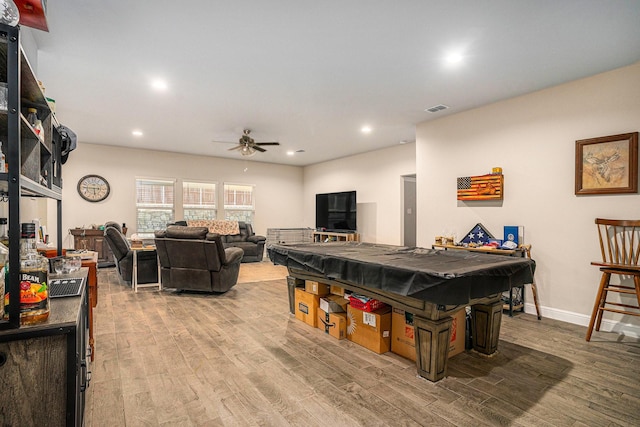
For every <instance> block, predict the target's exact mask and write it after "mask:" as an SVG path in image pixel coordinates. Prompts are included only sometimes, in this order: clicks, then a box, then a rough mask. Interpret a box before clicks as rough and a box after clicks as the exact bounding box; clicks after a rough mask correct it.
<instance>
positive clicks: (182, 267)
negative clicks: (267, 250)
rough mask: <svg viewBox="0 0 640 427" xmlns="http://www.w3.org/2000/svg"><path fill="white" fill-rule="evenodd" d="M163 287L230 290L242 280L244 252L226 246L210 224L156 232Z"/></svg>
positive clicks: (174, 226) (214, 290) (173, 226)
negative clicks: (241, 267) (209, 229)
mask: <svg viewBox="0 0 640 427" xmlns="http://www.w3.org/2000/svg"><path fill="white" fill-rule="evenodd" d="M155 244H156V249H157V251H158V258H159V260H160V268H161V272H160V274H161V276H162V287H163V288H173V289H178V290H189V291H203V292H226V291H228V290H229V289H231V287H233V286H234V285H235V284H236V282H237V281H238V273H239V271H240V262H241V260H242V256H243V251H242V250H241V249H240V248H231V247H230V248H226V249H225V248H224V246H223V244H222V239H221V236H220V235H218V234H214V233H209V232H208V229H207V228H206V227H185V226H180V225H170V226H168V227H167V229H166V230H159V231H156V232H155Z"/></svg>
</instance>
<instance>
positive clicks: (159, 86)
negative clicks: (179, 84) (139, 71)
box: [151, 79, 169, 91]
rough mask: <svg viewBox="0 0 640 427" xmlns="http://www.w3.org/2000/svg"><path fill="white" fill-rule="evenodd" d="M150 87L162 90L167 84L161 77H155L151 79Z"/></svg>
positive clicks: (165, 88)
mask: <svg viewBox="0 0 640 427" xmlns="http://www.w3.org/2000/svg"><path fill="white" fill-rule="evenodd" d="M151 87H152V88H153V89H155V90H158V91H162V90H167V88H168V87H169V85H168V84H167V82H166V81H164V80H162V79H155V80H152V81H151Z"/></svg>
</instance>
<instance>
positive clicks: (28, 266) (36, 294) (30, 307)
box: [9, 222, 49, 325]
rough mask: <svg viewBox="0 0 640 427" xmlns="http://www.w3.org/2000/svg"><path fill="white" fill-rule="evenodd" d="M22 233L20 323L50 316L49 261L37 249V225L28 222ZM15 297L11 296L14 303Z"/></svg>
mask: <svg viewBox="0 0 640 427" xmlns="http://www.w3.org/2000/svg"><path fill="white" fill-rule="evenodd" d="M21 226H22V229H21V231H22V233H21V235H20V323H21V324H23V325H27V324H33V323H39V322H43V321H45V320H47V318H48V317H49V288H48V286H49V261H48V260H47V258H45V257H43V256H42V255H40V254H39V253H38V250H37V249H36V225H35V224H34V223H32V222H26V223H23V224H22V225H21ZM13 301H14V298H12V297H11V296H10V297H9V303H10V304H13Z"/></svg>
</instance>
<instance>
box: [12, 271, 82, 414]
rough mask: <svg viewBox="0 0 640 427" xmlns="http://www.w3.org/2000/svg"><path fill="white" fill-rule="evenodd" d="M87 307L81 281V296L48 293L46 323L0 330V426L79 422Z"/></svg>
mask: <svg viewBox="0 0 640 427" xmlns="http://www.w3.org/2000/svg"><path fill="white" fill-rule="evenodd" d="M80 271H81V272H83V274H85V275H86V273H87V269H86V268H83V269H81V270H80ZM77 274H78V272H76V273H73V275H75V276H77ZM87 307H88V297H87V287H86V285H83V291H82V293H81V296H77V297H64V298H53V299H52V300H51V314H50V315H49V318H48V319H47V321H46V322H44V323H41V324H38V325H30V326H22V327H20V328H19V329H9V330H4V331H0V390H2V399H0V420H2V425H11V426H81V425H83V418H84V406H85V391H86V389H87V387H88V386H89V380H90V371H89V368H90V366H89V364H90V361H89V358H88V356H87V345H88V327H87V313H88V312H87Z"/></svg>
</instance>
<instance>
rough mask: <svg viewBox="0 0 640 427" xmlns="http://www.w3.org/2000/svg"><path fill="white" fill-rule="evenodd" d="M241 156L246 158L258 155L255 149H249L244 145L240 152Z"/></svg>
mask: <svg viewBox="0 0 640 427" xmlns="http://www.w3.org/2000/svg"><path fill="white" fill-rule="evenodd" d="M240 154H242V155H243V156H246V157H251V156H253V155H254V154H256V150H254V149H253V148H251V147H249V146H248V145H244V146H243V147H242V149H241V150H240Z"/></svg>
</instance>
